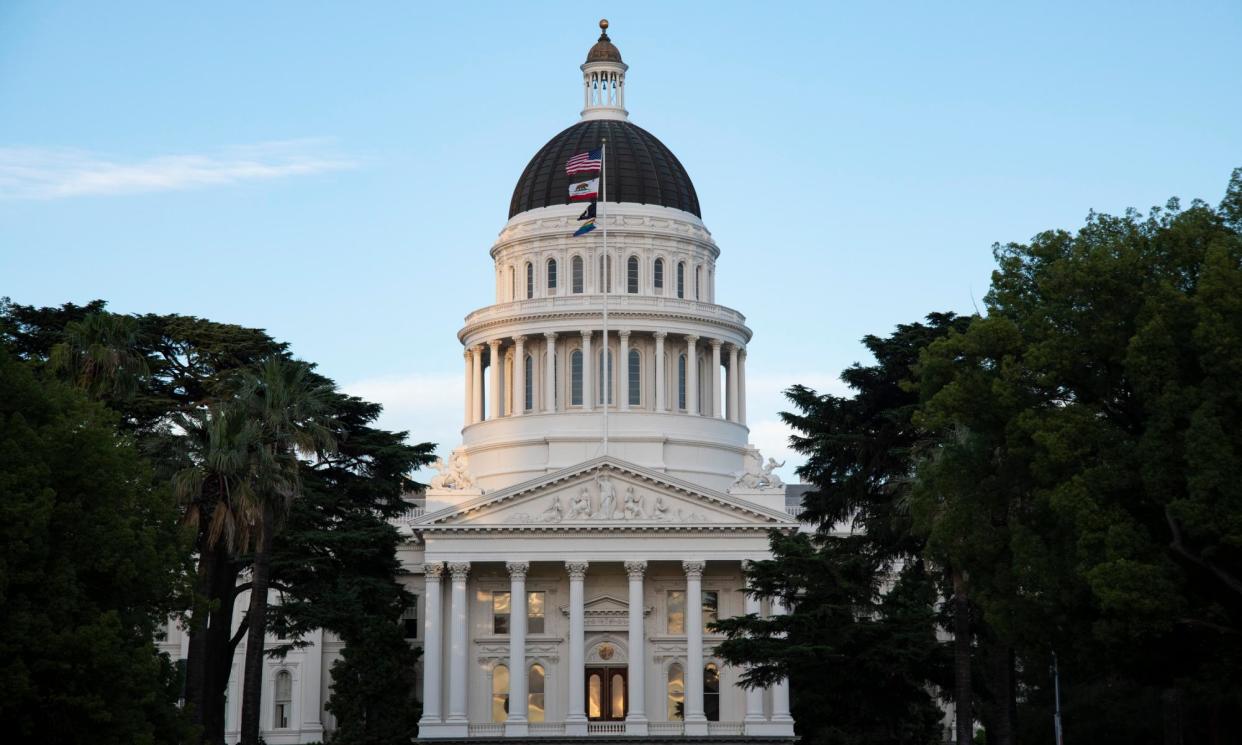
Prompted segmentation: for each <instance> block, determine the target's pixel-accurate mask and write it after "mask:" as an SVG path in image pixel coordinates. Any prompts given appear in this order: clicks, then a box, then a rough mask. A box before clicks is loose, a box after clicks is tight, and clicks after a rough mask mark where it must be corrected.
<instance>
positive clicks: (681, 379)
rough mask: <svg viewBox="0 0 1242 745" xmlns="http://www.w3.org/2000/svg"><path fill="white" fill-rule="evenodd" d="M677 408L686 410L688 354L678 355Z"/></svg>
mask: <svg viewBox="0 0 1242 745" xmlns="http://www.w3.org/2000/svg"><path fill="white" fill-rule="evenodd" d="M677 408H678V409H681V410H682V411H685V410H686V355H684V354H679V355H677Z"/></svg>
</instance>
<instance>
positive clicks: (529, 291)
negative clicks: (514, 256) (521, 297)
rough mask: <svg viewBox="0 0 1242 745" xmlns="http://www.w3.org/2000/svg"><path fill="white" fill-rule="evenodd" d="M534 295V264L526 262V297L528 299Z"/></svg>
mask: <svg viewBox="0 0 1242 745" xmlns="http://www.w3.org/2000/svg"><path fill="white" fill-rule="evenodd" d="M534 296H535V265H534V264H532V263H530V262H529V261H528V262H526V299H527V300H530V299H531V298H533V297H534Z"/></svg>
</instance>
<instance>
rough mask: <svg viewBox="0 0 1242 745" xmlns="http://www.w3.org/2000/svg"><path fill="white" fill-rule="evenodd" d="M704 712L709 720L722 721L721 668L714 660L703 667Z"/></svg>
mask: <svg viewBox="0 0 1242 745" xmlns="http://www.w3.org/2000/svg"><path fill="white" fill-rule="evenodd" d="M703 714H704V716H706V717H707V721H709V722H719V721H720V669H719V668H717V667H716V663H714V662H709V663H707V665H706V666H705V667H704V668H703Z"/></svg>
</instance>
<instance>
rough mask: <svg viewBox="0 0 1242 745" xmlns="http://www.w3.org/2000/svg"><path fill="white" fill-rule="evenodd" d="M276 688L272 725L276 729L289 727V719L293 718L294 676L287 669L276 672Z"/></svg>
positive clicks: (273, 698) (274, 691)
mask: <svg viewBox="0 0 1242 745" xmlns="http://www.w3.org/2000/svg"><path fill="white" fill-rule="evenodd" d="M274 688H275V690H273V691H272V701H273V702H274V703H275V708H273V710H272V713H273V715H274V716H273V720H274V721H273V722H272V726H273V727H274V728H276V729H288V727H289V720H290V719H292V718H293V676H292V675H290V674H289V672H288V671H287V670H281V671H280V672H278V673H276V685H275V686H274Z"/></svg>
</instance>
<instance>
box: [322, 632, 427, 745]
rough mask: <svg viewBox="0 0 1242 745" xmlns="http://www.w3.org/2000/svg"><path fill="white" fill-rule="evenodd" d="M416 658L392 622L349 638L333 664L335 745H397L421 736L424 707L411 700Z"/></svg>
mask: <svg viewBox="0 0 1242 745" xmlns="http://www.w3.org/2000/svg"><path fill="white" fill-rule="evenodd" d="M417 659H418V656H417V654H415V651H414V650H413V649H411V648H410V646H409V644H407V643H406V641H405V639H404V638H403V637H402V634H401V629H400V627H399V626H398V625H397V624H394V623H385V622H379V623H372V624H368V625H367V626H365V627H363V628H361V629H358V630H357V632H356V633H354V634H351V641H350V642H349V643H348V644H347V645H346V646H345V649H343V650H342V651H341V658H340V659H339V660H337V661H336V662H334V663H332V698H331V700H329V701H328V711H329V712H331V713H332V716H333V717H335V718H336V722H337V728H336V732H335V733H333V735H332V743H333V745H397V744H398V743H408V742H410V741H411V740H412V739H413V737H414V735H415V733H416V732H417V731H418V718H419V716H420V714H421V710H420V707H419V706H417V704H416V702H415V701H414V700H413V697H412V693H413V691H414V663H415V661H416V660H417Z"/></svg>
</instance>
